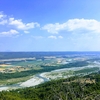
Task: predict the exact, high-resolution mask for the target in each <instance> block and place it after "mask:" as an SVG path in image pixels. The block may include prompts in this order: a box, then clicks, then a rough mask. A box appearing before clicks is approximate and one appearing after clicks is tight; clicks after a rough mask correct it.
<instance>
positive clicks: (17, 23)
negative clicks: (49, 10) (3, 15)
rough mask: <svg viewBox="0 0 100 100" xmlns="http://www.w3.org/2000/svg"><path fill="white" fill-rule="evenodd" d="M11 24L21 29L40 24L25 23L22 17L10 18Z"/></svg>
mask: <svg viewBox="0 0 100 100" xmlns="http://www.w3.org/2000/svg"><path fill="white" fill-rule="evenodd" d="M9 25H13V26H15V27H16V28H17V29H20V30H29V29H32V28H35V27H39V26H40V25H39V24H38V23H37V22H31V23H23V22H22V20H21V19H18V20H15V19H14V18H9Z"/></svg>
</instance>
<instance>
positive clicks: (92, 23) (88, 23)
mask: <svg viewBox="0 0 100 100" xmlns="http://www.w3.org/2000/svg"><path fill="white" fill-rule="evenodd" d="M42 29H43V30H47V31H48V32H49V33H55V34H57V33H59V32H60V31H63V30H66V31H75V30H88V31H91V32H96V33H100V22H99V21H97V20H94V19H70V20H68V21H67V22H65V23H62V24H60V23H55V24H47V25H45V26H43V27H42Z"/></svg>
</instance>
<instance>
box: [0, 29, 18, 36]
mask: <svg viewBox="0 0 100 100" xmlns="http://www.w3.org/2000/svg"><path fill="white" fill-rule="evenodd" d="M18 33H19V32H18V31H16V30H13V29H11V30H10V31H6V32H1V33H0V35H3V36H12V35H17V34H18Z"/></svg>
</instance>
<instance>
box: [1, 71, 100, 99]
mask: <svg viewBox="0 0 100 100" xmlns="http://www.w3.org/2000/svg"><path fill="white" fill-rule="evenodd" d="M0 100H100V74H99V73H98V74H91V75H87V76H84V77H71V78H67V79H61V80H55V81H50V82H46V83H44V84H41V85H39V86H36V87H29V88H24V89H17V90H11V91H2V92H0Z"/></svg>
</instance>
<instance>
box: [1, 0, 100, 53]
mask: <svg viewBox="0 0 100 100" xmlns="http://www.w3.org/2000/svg"><path fill="white" fill-rule="evenodd" d="M99 10H100V0H96V1H95V0H0V51H100V11H99Z"/></svg>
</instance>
